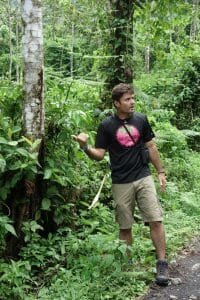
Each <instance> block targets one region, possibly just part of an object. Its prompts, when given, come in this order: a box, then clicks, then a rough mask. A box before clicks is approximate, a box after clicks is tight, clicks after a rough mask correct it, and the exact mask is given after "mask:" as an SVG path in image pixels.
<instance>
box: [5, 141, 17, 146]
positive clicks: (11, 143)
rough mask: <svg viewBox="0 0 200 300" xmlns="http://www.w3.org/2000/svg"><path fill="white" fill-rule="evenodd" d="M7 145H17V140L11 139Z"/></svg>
mask: <svg viewBox="0 0 200 300" xmlns="http://www.w3.org/2000/svg"><path fill="white" fill-rule="evenodd" d="M7 144H8V145H9V146H17V145H18V142H17V141H11V142H8V143H7Z"/></svg>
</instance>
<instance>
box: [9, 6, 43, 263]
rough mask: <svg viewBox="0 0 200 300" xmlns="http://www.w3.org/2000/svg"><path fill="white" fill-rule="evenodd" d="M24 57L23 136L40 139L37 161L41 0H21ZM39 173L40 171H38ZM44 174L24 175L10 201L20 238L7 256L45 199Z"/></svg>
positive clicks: (40, 130)
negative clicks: (25, 176)
mask: <svg viewBox="0 0 200 300" xmlns="http://www.w3.org/2000/svg"><path fill="white" fill-rule="evenodd" d="M22 21H23V24H24V33H23V38H22V51H23V54H22V57H23V64H24V109H23V125H24V135H25V136H26V137H27V138H29V139H30V140H31V141H32V142H34V140H36V139H41V143H40V145H39V146H38V148H37V150H36V151H37V152H38V161H39V163H40V165H42V166H43V160H44V101H43V98H44V97H43V35H42V8H41V0H22ZM38 174H39V173H38ZM42 185H43V181H42V175H36V176H35V178H34V179H33V180H32V181H30V180H27V179H26V178H23V180H22V182H21V184H19V186H18V187H17V190H16V191H15V193H14V197H13V201H12V203H11V212H12V218H13V221H14V225H15V230H16V233H17V236H18V238H15V237H14V236H11V237H10V238H9V240H8V243H7V255H9V256H11V257H13V256H16V255H17V254H18V252H19V250H20V247H21V245H22V244H23V234H22V224H23V222H24V221H26V220H28V219H34V218H35V214H36V212H37V210H38V209H39V208H40V205H41V200H42Z"/></svg>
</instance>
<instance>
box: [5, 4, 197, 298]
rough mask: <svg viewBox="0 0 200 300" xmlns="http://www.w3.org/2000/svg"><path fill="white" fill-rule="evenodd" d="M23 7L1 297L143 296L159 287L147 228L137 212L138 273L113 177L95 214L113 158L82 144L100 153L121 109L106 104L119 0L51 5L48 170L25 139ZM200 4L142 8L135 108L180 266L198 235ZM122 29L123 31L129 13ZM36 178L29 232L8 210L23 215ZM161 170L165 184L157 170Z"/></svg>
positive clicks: (8, 136) (12, 60)
mask: <svg viewBox="0 0 200 300" xmlns="http://www.w3.org/2000/svg"><path fill="white" fill-rule="evenodd" d="M119 2H123V1H121V0H120V1H119ZM16 3H18V2H15V1H8V2H7V1H4V0H1V4H2V5H1V13H2V18H1V20H0V45H1V47H0V48H1V50H0V76H1V81H0V112H1V116H0V241H1V243H0V252H1V259H0V298H1V299H41V300H44V299H48V300H49V299H52V300H55V299H66V300H68V299H69V300H72V299H73V300H78V299H85V300H90V299H91V300H93V299H99V300H100V299H101V300H106V299H113V300H114V299H115V300H120V299H123V300H129V299H133V298H134V297H135V296H137V295H140V294H142V293H144V291H145V289H146V286H147V285H148V284H149V283H150V282H151V281H152V280H153V279H154V272H155V253H154V250H153V249H154V248H153V246H152V243H151V241H150V239H149V230H148V228H147V227H145V226H144V225H143V224H142V222H141V221H140V216H139V215H137V219H138V221H137V223H136V224H135V225H134V227H133V231H134V245H133V247H132V249H130V250H131V251H132V255H133V261H134V265H133V267H129V266H128V264H127V258H126V246H125V245H124V244H123V243H122V242H120V241H119V240H118V228H117V225H116V224H115V220H114V212H113V208H112V201H113V200H112V194H111V189H110V186H111V181H110V177H109V175H107V179H106V182H105V184H104V187H103V190H102V192H101V194H100V200H99V203H98V204H97V205H96V206H95V207H94V208H93V209H91V210H89V209H88V207H89V205H90V204H91V202H92V200H93V198H94V197H95V195H96V193H97V191H98V189H99V186H100V184H101V180H102V178H103V176H104V175H105V174H109V161H108V157H106V158H105V159H104V160H103V161H102V162H100V163H96V162H94V161H91V160H90V159H89V158H87V157H86V156H85V154H84V153H82V152H81V151H80V150H79V148H78V146H77V144H76V143H75V142H74V140H73V138H72V135H73V134H76V133H78V132H80V131H82V130H83V131H85V132H88V133H89V136H90V143H91V144H93V143H94V138H95V132H96V129H97V126H98V123H99V122H100V120H102V119H103V118H104V117H105V116H106V115H107V114H109V113H110V112H111V109H110V108H109V107H110V105H107V107H105V105H104V104H105V103H103V104H102V101H101V97H102V94H103V91H104V89H105V84H106V82H107V75H108V74H114V72H115V70H114V68H115V65H113V66H112V65H111V64H110V63H109V61H110V57H111V56H112V55H113V52H112V50H113V49H111V48H110V45H111V44H107V42H106V41H110V40H112V38H113V37H112V36H111V35H110V32H111V30H110V24H111V23H112V22H113V19H112V20H111V19H110V18H111V15H112V10H111V9H112V1H105V0H104V1H103V0H101V1H88V0H81V1H68V0H59V1H51V0H46V1H44V53H45V110H46V121H45V122H46V123H45V126H46V135H45V162H44V166H41V165H39V164H38V157H37V153H36V152H35V149H36V148H37V144H38V141H36V142H34V143H33V142H32V141H31V140H29V139H27V138H25V137H23V136H22V131H21V128H22V124H21V114H22V103H23V92H22V63H21V54H20V53H21V52H20V51H21V50H20V49H21V35H22V32H21V24H20V12H19V7H18V6H17V4H16ZM196 3H197V2H196V1H181V0H180V1H161V0H159V1H136V4H135V5H134V18H133V32H132V34H133V56H132V57H131V62H133V66H132V68H133V70H134V72H133V76H134V85H135V94H136V95H135V97H136V108H137V110H138V111H142V112H144V113H146V114H148V117H149V120H150V123H151V124H152V126H153V129H154V131H155V133H156V137H157V138H156V141H157V145H158V148H159V150H160V153H161V158H162V161H163V164H164V166H165V169H166V173H167V178H168V184H167V190H166V192H165V193H162V194H161V193H160V192H159V189H158V193H159V197H160V199H161V202H162V205H163V208H164V211H165V224H166V232H167V242H168V247H167V252H168V257H169V260H170V261H173V260H174V258H175V255H176V252H177V250H178V249H179V248H181V247H182V246H183V244H184V243H185V242H186V241H187V240H188V239H189V238H192V237H193V236H194V235H196V234H197V233H198V230H199V215H200V209H199V204H198V193H199V188H200V159H199V141H200V121H199V107H200V105H199V104H200V103H199V101H200V88H199V86H200V84H199V79H200V63H199V61H200V60H199V58H200V57H199V53H200V51H199V50H200V47H199V31H198V30H199V10H198V3H197V4H196ZM122 4H123V3H122ZM108 12H109V13H108ZM7 13H8V15H9V18H7ZM118 21H119V20H118ZM121 24H122V26H124V24H125V20H124V19H123V15H122V19H121ZM123 38H124V36H123ZM127 42H128V43H130V40H128V41H127ZM113 43H114V42H113ZM127 45H128V46H129V44H127ZM115 46H116V45H115ZM38 170H39V173H40V175H41V178H42V197H43V198H42V202H41V207H40V208H39V209H38V211H37V213H36V216H34V218H32V216H27V220H26V222H24V223H23V224H21V219H20V214H19V212H18V211H16V212H15V215H13V214H12V213H11V210H10V207H11V206H12V207H13V205H14V204H15V203H17V204H20V206H21V207H25V205H24V204H25V203H26V202H27V201H28V197H27V195H28V193H31V186H30V183H31V180H32V178H33V177H34V175H35V174H36V173H38ZM194 170H195V171H194ZM152 173H153V176H154V178H155V180H156V173H155V171H154V170H153V168H152ZM24 183H25V184H26V187H27V189H26V191H24V189H23V188H22V186H24ZM156 183H157V181H156ZM21 225H22V228H23V237H22V238H23V241H22V240H20V245H22V247H21V248H20V247H19V249H18V255H17V257H8V255H7V254H8V253H9V249H8V245H9V247H12V243H9V241H10V240H12V239H17V231H18V228H19V226H21Z"/></svg>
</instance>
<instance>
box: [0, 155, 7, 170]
mask: <svg viewBox="0 0 200 300" xmlns="http://www.w3.org/2000/svg"><path fill="white" fill-rule="evenodd" d="M5 167H6V161H5V160H4V159H3V158H0V171H1V172H4V170H5Z"/></svg>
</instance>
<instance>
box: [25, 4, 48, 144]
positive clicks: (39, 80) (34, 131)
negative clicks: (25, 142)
mask: <svg viewBox="0 0 200 300" xmlns="http://www.w3.org/2000/svg"><path fill="white" fill-rule="evenodd" d="M22 21H23V24H24V34H23V39H22V52H23V62H24V100H25V102H24V112H23V124H24V133H25V135H26V136H27V137H30V138H31V139H35V138H42V137H43V136H44V101H43V98H44V96H43V34H42V8H41V0H22Z"/></svg>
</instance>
